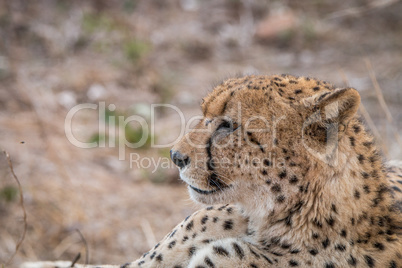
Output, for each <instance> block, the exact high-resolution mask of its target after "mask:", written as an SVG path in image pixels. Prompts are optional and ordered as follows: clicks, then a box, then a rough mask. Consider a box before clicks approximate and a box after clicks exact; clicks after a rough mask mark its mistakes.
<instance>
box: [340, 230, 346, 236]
mask: <svg viewBox="0 0 402 268" xmlns="http://www.w3.org/2000/svg"><path fill="white" fill-rule="evenodd" d="M341 236H342V237H346V236H347V234H346V230H345V229H343V230H342V231H341Z"/></svg>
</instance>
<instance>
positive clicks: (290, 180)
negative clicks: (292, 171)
mask: <svg viewBox="0 0 402 268" xmlns="http://www.w3.org/2000/svg"><path fill="white" fill-rule="evenodd" d="M298 181H299V179H298V178H297V177H296V175H293V176H292V177H290V179H289V183H290V184H296V183H297V182H298Z"/></svg>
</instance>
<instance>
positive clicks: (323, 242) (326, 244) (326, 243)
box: [322, 237, 331, 248]
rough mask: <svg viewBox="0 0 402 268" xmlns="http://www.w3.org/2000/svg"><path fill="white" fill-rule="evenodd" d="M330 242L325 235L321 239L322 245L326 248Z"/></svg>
mask: <svg viewBox="0 0 402 268" xmlns="http://www.w3.org/2000/svg"><path fill="white" fill-rule="evenodd" d="M330 243H331V241H329V239H328V237H327V238H326V239H325V240H324V241H322V247H323V248H327V247H328V246H329V244H330Z"/></svg>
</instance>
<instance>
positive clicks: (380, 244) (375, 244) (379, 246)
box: [373, 242, 385, 250]
mask: <svg viewBox="0 0 402 268" xmlns="http://www.w3.org/2000/svg"><path fill="white" fill-rule="evenodd" d="M373 246H374V247H375V248H377V249H378V250H384V249H385V247H384V244H382V243H379V242H376V243H374V245H373Z"/></svg>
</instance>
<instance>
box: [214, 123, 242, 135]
mask: <svg viewBox="0 0 402 268" xmlns="http://www.w3.org/2000/svg"><path fill="white" fill-rule="evenodd" d="M238 127H239V125H238V124H237V123H236V122H231V121H227V120H224V121H223V122H222V123H221V124H220V125H219V126H218V128H217V129H216V131H230V132H233V131H235V130H236V129H237V128H238Z"/></svg>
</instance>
